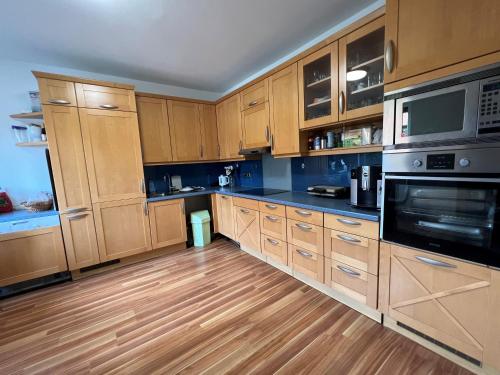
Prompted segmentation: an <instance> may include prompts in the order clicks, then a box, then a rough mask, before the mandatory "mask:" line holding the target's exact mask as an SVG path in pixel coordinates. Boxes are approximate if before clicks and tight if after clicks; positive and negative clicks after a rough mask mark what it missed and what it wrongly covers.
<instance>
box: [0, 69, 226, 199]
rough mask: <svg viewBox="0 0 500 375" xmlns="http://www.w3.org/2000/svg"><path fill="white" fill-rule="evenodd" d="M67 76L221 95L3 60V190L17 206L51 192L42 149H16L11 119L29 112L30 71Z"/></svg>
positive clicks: (210, 97) (0, 184)
mask: <svg viewBox="0 0 500 375" xmlns="http://www.w3.org/2000/svg"><path fill="white" fill-rule="evenodd" d="M32 70H39V71H43V72H49V73H60V74H67V75H72V76H77V77H83V78H91V79H100V80H106V81H112V82H120V83H131V84H134V85H135V86H136V90H137V91H143V92H151V93H158V94H166V95H173V96H182V97H189V98H197V99H207V100H215V99H217V98H218V97H219V96H220V93H213V92H208V91H199V90H192V89H186V88H182V87H175V86H169V85H162V84H156V83H152V82H144V81H136V80H132V79H127V78H121V77H114V76H110V75H104V74H97V73H91V72H85V71H79V70H74V69H67V68H60V67H55V66H44V65H38V64H34V63H27V62H22V61H14V60H0V187H2V188H4V189H6V190H7V193H8V194H9V196H10V197H11V199H12V200H13V201H14V204H15V205H18V204H19V203H20V202H22V201H23V200H26V199H29V197H30V196H31V195H33V194H35V193H37V192H39V191H51V186H50V179H49V175H48V170H47V163H46V161H45V154H44V150H43V149H42V148H24V147H16V146H15V143H16V140H15V138H14V134H13V133H12V130H11V125H14V124H16V123H17V124H19V123H18V122H16V121H15V120H13V119H11V118H10V117H9V115H10V114H13V113H21V112H30V111H31V107H30V100H29V96H28V91H31V90H37V89H38V87H37V83H36V80H35V78H34V77H33V75H32V73H31V71H32Z"/></svg>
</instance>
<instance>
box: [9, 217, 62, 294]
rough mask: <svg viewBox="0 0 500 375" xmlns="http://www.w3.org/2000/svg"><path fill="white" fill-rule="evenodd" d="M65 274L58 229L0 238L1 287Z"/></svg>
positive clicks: (38, 230) (23, 232)
mask: <svg viewBox="0 0 500 375" xmlns="http://www.w3.org/2000/svg"><path fill="white" fill-rule="evenodd" d="M67 270H68V266H67V264H66V257H65V254H64V244H63V240H62V236H61V229H60V227H59V226H54V227H48V228H41V229H36V230H30V231H22V232H16V233H9V234H3V235H1V236H0V287H4V286H7V285H11V284H15V283H19V282H21V281H26V280H30V279H35V278H37V277H42V276H47V275H51V274H53V273H57V272H63V271H67Z"/></svg>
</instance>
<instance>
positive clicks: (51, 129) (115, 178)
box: [34, 72, 151, 270]
mask: <svg viewBox="0 0 500 375" xmlns="http://www.w3.org/2000/svg"><path fill="white" fill-rule="evenodd" d="M34 74H35V76H36V77H37V79H38V83H39V87H40V96H41V100H42V105H43V114H44V119H45V127H46V132H47V140H48V143H49V150H50V156H51V165H52V171H53V175H54V185H55V188H56V194H57V200H58V204H59V210H60V217H61V226H62V230H63V237H64V242H65V246H66V254H67V259H68V265H69V268H70V270H76V269H80V268H83V267H88V266H91V265H94V264H97V263H100V262H105V261H108V260H112V259H117V258H122V257H126V256H130V255H134V254H138V253H142V252H144V251H148V250H151V238H150V232H149V219H148V210H147V203H146V193H145V186H144V172H143V168H142V156H141V147H140V139H139V126H138V123H137V114H136V106H135V96H134V91H133V87H132V86H129V85H117V84H112V83H106V82H102V83H101V82H98V84H93V83H94V82H91V83H92V84H89V83H88V82H85V83H82V82H77V79H75V78H72V77H66V76H59V75H50V74H46V73H39V72H35V73H34Z"/></svg>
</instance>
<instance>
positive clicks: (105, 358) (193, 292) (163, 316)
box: [0, 240, 469, 375]
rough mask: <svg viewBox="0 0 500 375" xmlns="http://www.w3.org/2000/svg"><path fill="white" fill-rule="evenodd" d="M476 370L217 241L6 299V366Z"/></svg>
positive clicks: (1, 307) (0, 325)
mask: <svg viewBox="0 0 500 375" xmlns="http://www.w3.org/2000/svg"><path fill="white" fill-rule="evenodd" d="M180 373H182V374H222V373H228V374H251V373H253V374H273V373H278V374H444V373H446V374H460V375H462V374H469V372H468V371H467V370H465V369H462V368H461V367H459V366H457V365H455V364H453V363H452V362H450V361H448V360H446V359H444V358H442V357H440V356H438V355H437V354H435V353H432V352H431V351H429V350H427V349H425V348H423V347H421V346H419V345H418V344H416V343H414V342H412V341H411V340H409V339H407V338H405V337H403V336H401V335H399V334H397V333H395V332H393V331H391V330H389V329H386V328H384V327H383V326H381V325H380V324H378V323H376V322H374V321H372V320H371V319H369V318H367V317H365V316H363V315H361V314H359V313H358V312H356V311H355V310H352V309H350V308H349V307H347V306H345V305H343V304H341V303H339V302H337V301H335V300H333V299H331V298H330V297H328V296H326V295H324V294H322V293H320V292H319V291H317V290H315V289H313V288H311V287H310V286H308V285H306V284H304V283H302V282H300V281H299V280H296V279H294V278H293V277H291V276H289V275H287V274H285V273H283V272H281V271H279V270H278V269H276V268H274V267H272V266H270V265H268V264H266V263H264V262H262V261H260V260H258V259H257V258H254V257H252V256H250V255H248V254H246V253H244V252H242V251H240V250H239V249H238V248H237V247H236V246H235V245H234V244H233V243H231V242H230V241H225V240H218V241H215V242H214V243H212V244H210V245H208V246H206V247H205V248H202V249H187V250H182V251H179V252H176V253H173V254H169V255H165V256H162V257H159V258H156V259H150V260H147V261H144V262H141V263H137V264H133V265H128V266H125V267H122V268H117V269H114V270H110V271H108V272H106V273H103V274H100V275H93V276H90V277H88V278H84V279H80V280H77V281H74V282H69V283H64V284H60V285H55V286H52V287H49V288H45V289H42V290H38V291H34V292H30V293H26V294H23V295H20V296H17V297H13V298H9V299H4V300H0V374H2V375H3V374H180Z"/></svg>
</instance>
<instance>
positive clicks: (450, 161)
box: [426, 154, 455, 170]
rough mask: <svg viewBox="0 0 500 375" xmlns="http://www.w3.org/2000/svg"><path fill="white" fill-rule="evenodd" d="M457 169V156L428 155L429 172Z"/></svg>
mask: <svg viewBox="0 0 500 375" xmlns="http://www.w3.org/2000/svg"><path fill="white" fill-rule="evenodd" d="M454 168H455V154H430V155H427V168H426V169H427V170H434V169H448V170H453V169H454Z"/></svg>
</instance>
